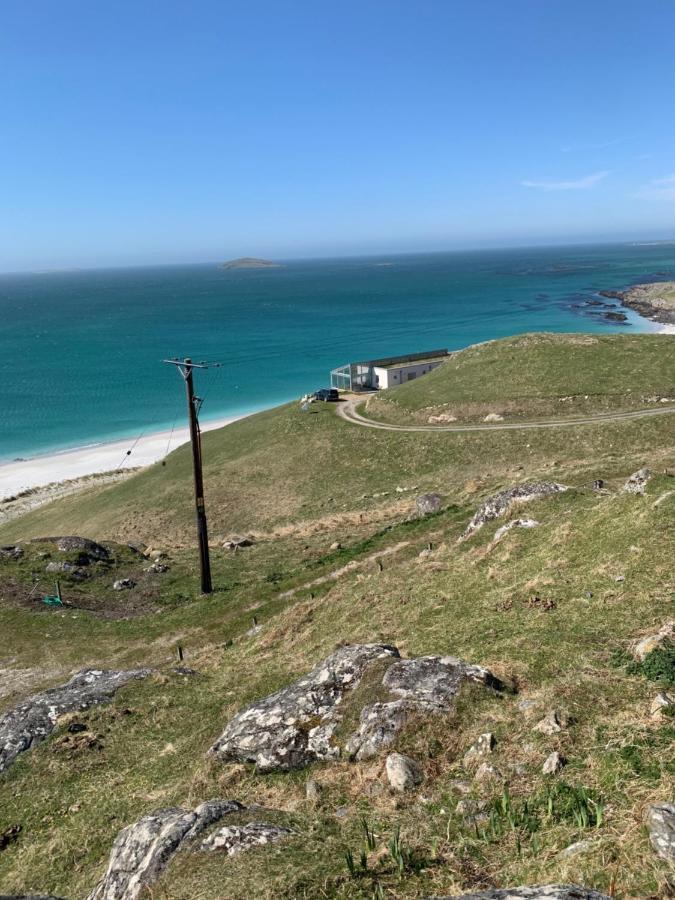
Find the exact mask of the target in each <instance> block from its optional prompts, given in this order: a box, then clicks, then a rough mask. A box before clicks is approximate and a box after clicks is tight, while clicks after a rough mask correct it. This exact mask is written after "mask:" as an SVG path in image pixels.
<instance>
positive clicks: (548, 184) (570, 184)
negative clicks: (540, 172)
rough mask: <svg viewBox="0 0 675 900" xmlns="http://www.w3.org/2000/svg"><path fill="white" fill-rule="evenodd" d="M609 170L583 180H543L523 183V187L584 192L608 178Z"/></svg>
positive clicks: (595, 173) (585, 177)
mask: <svg viewBox="0 0 675 900" xmlns="http://www.w3.org/2000/svg"><path fill="white" fill-rule="evenodd" d="M609 174H610V173H609V170H607V171H603V172H594V173H593V174H592V175H585V176H584V177H583V178H576V179H574V180H573V181H554V180H553V179H552V178H542V179H541V180H539V181H521V182H520V183H521V185H522V186H523V187H527V188H537V189H538V190H540V191H584V190H587V189H588V188H592V187H595V185H596V184H597V183H598V182H599V181H602V179H603V178H607V176H608V175H609Z"/></svg>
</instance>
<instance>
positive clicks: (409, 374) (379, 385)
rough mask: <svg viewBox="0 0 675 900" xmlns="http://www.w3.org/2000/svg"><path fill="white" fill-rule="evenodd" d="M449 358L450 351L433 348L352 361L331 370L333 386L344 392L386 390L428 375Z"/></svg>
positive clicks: (331, 383)
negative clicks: (423, 351) (425, 350)
mask: <svg viewBox="0 0 675 900" xmlns="http://www.w3.org/2000/svg"><path fill="white" fill-rule="evenodd" d="M447 357H448V351H447V350H431V351H429V352H427V353H409V354H408V355H407V356H390V357H387V358H385V359H371V360H367V361H364V362H356V363H348V364H347V365H345V366H339V367H338V368H337V369H333V370H332V371H331V373H330V386H331V387H334V388H338V390H341V391H372V390H384V389H385V388H390V387H395V386H396V385H398V384H405V383H406V382H407V381H412V380H413V379H414V378H419V377H420V375H426V374H427V372H431V370H432V369H435V368H436V366H440V364H441V363H442V362H443V361H444V360H445V359H447Z"/></svg>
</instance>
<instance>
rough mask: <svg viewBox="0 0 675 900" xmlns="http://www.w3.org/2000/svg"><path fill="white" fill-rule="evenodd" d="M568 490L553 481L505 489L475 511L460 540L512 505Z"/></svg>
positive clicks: (529, 483) (503, 512)
mask: <svg viewBox="0 0 675 900" xmlns="http://www.w3.org/2000/svg"><path fill="white" fill-rule="evenodd" d="M566 490H568V488H567V487H566V485H564V484H558V483H557V482H555V481H531V482H527V483H526V484H517V485H516V486H515V487H510V488H506V489H505V490H503V491H499V493H498V494H493V495H492V496H491V497H488V498H487V500H485V501H484V502H483V503H482V504H481V505H480V506H479V507H478V509H477V510H476V513H475V515H474V517H473V519H471V521H470V522H469V524H468V525H467V527H466V528H465V530H464V533H463V534H462V538H467V537H469V536H470V535H472V534H473V533H474V531H478V529H479V528H482V527H483V525H485V523H486V522H490V521H492V519H497V518H499V517H500V516H503V515H504V514H505V513H506V512H507V511H508V510H509V509H511V507H512V506H513V504H514V503H529V501H530V500H541V499H542V498H544V497H550V496H551V495H552V494H559V493H561V492H562V491H566Z"/></svg>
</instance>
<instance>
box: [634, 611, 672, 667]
mask: <svg viewBox="0 0 675 900" xmlns="http://www.w3.org/2000/svg"><path fill="white" fill-rule="evenodd" d="M674 639H675V621H671V622H666V623H665V625H662V626H661V628H660V629H659V630H658V631H657V632H656V634H650V635H648V636H647V637H645V638H641V639H640V640H639V641H637V642H636V643H635V644H634V645H633V647H632V653H633V656H634V657H635V659H636V660H637V661H638V662H644V661H645V659H646V657H647V656H648V655H649V654H650V653H651V652H652V651H654V650H658V649H659V647H662V646H663V645H664V644H667V643H670V641H672V640H674Z"/></svg>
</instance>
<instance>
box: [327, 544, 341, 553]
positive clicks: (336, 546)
mask: <svg viewBox="0 0 675 900" xmlns="http://www.w3.org/2000/svg"><path fill="white" fill-rule="evenodd" d="M329 549H330V550H331V551H333V552H334V551H335V550H342V544H341V543H340V541H333V543H332V544H331V545H330V547H329Z"/></svg>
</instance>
